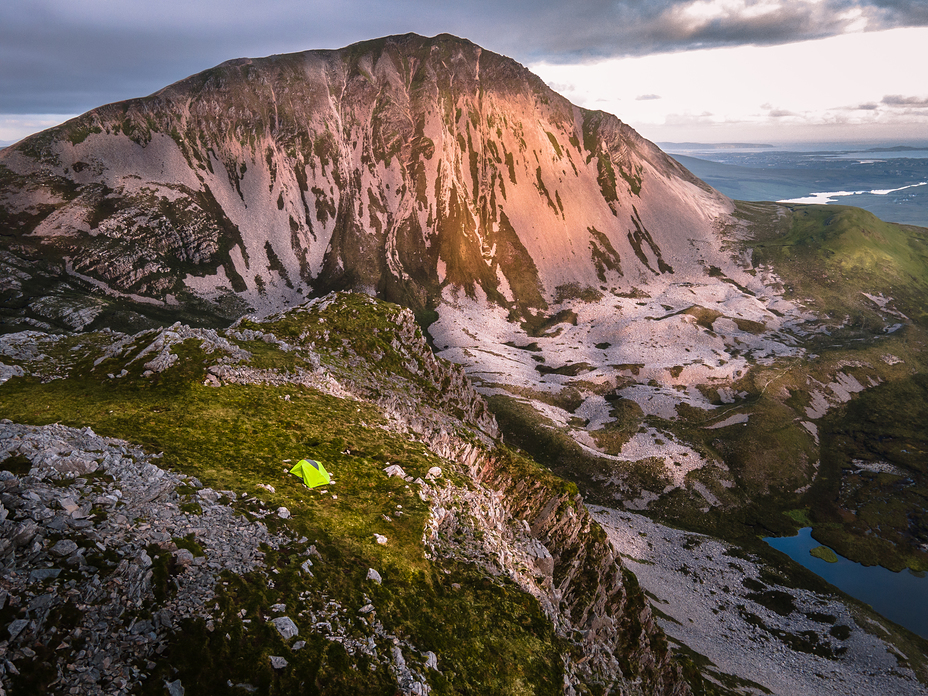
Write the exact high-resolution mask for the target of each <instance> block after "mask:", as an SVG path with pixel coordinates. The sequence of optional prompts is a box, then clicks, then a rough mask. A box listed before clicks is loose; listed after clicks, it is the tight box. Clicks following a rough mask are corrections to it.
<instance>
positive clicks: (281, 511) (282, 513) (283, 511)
mask: <svg viewBox="0 0 928 696" xmlns="http://www.w3.org/2000/svg"><path fill="white" fill-rule="evenodd" d="M277 516H278V517H279V518H280V519H282V520H289V519H290V511H289V510H288V509H287V508H285V507H279V508H277Z"/></svg>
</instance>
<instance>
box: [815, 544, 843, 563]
mask: <svg viewBox="0 0 928 696" xmlns="http://www.w3.org/2000/svg"><path fill="white" fill-rule="evenodd" d="M809 555H810V556H813V557H815V558H821V559H822V560H823V561H825V562H826V563H837V562H838V554H836V553H835V552H834V551H832V550H831V549H830V548H828V547H827V546H816V547H815V548H814V549H809Z"/></svg>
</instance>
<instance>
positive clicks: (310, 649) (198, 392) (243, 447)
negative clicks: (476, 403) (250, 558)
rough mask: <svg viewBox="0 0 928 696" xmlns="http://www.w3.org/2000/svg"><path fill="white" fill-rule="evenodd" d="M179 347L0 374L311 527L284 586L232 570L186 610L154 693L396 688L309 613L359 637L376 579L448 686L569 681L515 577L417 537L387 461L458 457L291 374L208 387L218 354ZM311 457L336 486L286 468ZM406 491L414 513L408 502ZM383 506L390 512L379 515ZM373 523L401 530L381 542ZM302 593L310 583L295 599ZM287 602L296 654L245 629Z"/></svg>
mask: <svg viewBox="0 0 928 696" xmlns="http://www.w3.org/2000/svg"><path fill="white" fill-rule="evenodd" d="M265 351H266V353H267V354H266V355H265V356H264V360H265V361H273V360H272V358H274V357H276V358H278V359H279V360H280V361H284V362H285V361H287V360H288V359H289V357H290V356H289V355H284V354H280V353H279V351H275V349H273V348H266V349H265ZM177 352H179V353H181V354H182V360H181V361H180V362H179V363H178V365H177V366H175V367H173V368H171V369H169V370H168V371H166V372H165V373H163V374H161V375H160V376H159V377H157V378H155V379H144V378H141V377H139V376H138V375H137V374H130V375H129V376H127V377H126V378H123V379H122V380H119V381H118V382H114V381H113V380H109V379H107V378H106V377H105V373H106V372H107V371H109V369H111V366H110V365H109V364H107V363H104V364H102V365H101V366H100V367H99V368H98V369H97V370H95V371H91V370H90V366H89V364H88V363H85V364H83V365H79V366H77V367H76V368H75V370H74V373H76V374H78V375H80V376H76V377H72V378H70V379H57V380H52V381H50V382H47V383H40V381H39V380H36V379H33V378H29V379H13V380H10V381H9V382H7V383H5V384H4V385H2V386H0V414H2V416H3V417H6V418H10V419H12V420H14V421H18V422H23V423H32V424H44V423H53V422H60V423H63V424H66V425H71V426H75V427H83V426H87V425H89V426H91V427H92V428H93V429H94V430H95V431H96V432H98V433H100V434H103V435H106V436H113V437H121V438H126V439H128V440H130V441H133V442H136V443H139V444H142V445H143V446H144V447H145V448H146V449H149V450H150V451H153V452H157V451H163V452H164V465H165V466H168V467H171V468H173V469H176V470H179V471H182V472H184V473H187V474H190V475H193V476H196V477H198V478H199V479H201V480H202V481H203V482H204V483H205V484H206V485H208V486H211V487H213V488H215V489H229V490H234V491H236V492H238V493H239V494H241V493H246V492H247V493H248V494H249V495H250V496H258V497H260V498H261V499H263V500H265V501H266V503H267V508H269V509H271V510H275V509H276V508H277V506H286V507H288V508H289V509H290V511H291V513H292V517H291V518H290V519H289V520H287V521H286V522H283V521H280V520H278V519H277V518H276V517H275V516H274V515H271V516H269V517H267V518H266V520H265V521H266V522H267V523H268V524H269V526H271V527H274V526H277V525H284V526H286V528H287V529H288V530H289V531H290V533H291V536H292V537H293V538H299V537H302V536H305V537H307V539H308V542H307V543H306V544H302V545H300V544H291V545H290V546H289V547H287V548H285V549H282V550H281V551H280V552H279V553H271V554H269V555H268V559H269V561H270V562H271V563H272V564H274V565H276V567H277V570H278V573H279V574H277V575H274V576H273V579H274V583H273V587H272V586H271V583H268V580H267V578H266V577H263V576H262V575H260V574H254V575H252V576H248V577H244V578H235V577H229V578H227V579H226V580H227V582H228V583H229V584H228V586H225V587H220V588H218V589H219V591H220V596H219V599H218V603H219V605H220V611H219V612H216V617H215V618H216V624H217V625H216V629H215V630H214V631H212V632H210V631H207V630H206V628H205V624H204V623H203V622H202V621H195V622H190V623H189V625H188V626H186V628H185V630H184V631H183V632H182V633H180V634H179V635H178V636H177V637H176V643H175V644H174V646H173V647H172V648H171V649H170V650H169V651H168V652H167V653H166V654H165V655H164V656H163V659H161V660H160V661H159V666H158V667H157V669H156V670H155V671H154V673H153V674H152V676H151V677H150V678H149V680H148V682H147V683H148V685H149V687H150V688H151V689H152V693H160V692H161V686H160V685H161V683H162V679H163V678H170V679H173V678H177V677H180V678H181V679H182V680H183V683H184V685H185V687H186V688H188V691H189V690H190V689H191V688H192V689H193V690H195V691H197V692H202V693H225V692H226V691H231V690H230V689H229V688H228V687H227V686H226V682H227V680H229V679H231V680H232V682H233V683H237V682H246V683H253V684H255V685H256V686H258V687H259V689H260V692H261V693H272V694H273V693H292V692H295V691H299V692H301V693H325V694H338V693H343V694H362V693H371V694H390V693H393V691H394V689H395V681H394V680H393V679H392V677H391V676H390V675H389V674H388V672H387V670H386V668H384V667H382V666H372V665H370V664H368V662H367V661H366V660H363V659H362V660H359V659H358V658H353V657H350V656H349V655H348V654H347V653H345V651H344V649H343V648H341V647H340V646H339V645H338V644H336V643H331V642H329V641H326V640H323V639H321V638H318V637H316V638H312V637H310V636H311V635H312V634H311V631H310V630H309V626H308V625H306V623H305V621H306V619H305V618H302V617H300V616H298V612H299V611H302V610H304V609H308V610H316V611H319V610H321V609H322V608H323V607H324V604H325V602H326V600H327V599H333V600H336V601H338V602H339V603H340V604H342V605H343V606H346V607H348V610H349V612H348V621H349V623H350V624H351V629H350V632H351V633H354V634H358V635H362V636H363V635H364V634H365V632H366V631H368V629H367V628H366V627H365V626H363V625H361V622H362V621H363V619H362V618H361V617H358V616H356V615H355V612H357V609H358V608H360V607H361V606H363V605H364V604H365V603H366V599H367V598H366V597H364V596H363V594H364V593H365V592H366V593H367V594H368V596H369V598H370V599H371V600H372V601H373V603H374V604H375V606H376V607H377V615H378V617H379V619H380V620H381V621H382V622H383V624H384V626H385V628H386V629H387V630H388V631H389V632H391V633H393V634H395V635H399V636H402V637H404V638H406V639H408V640H410V641H411V642H413V643H414V644H415V645H417V646H419V647H420V648H421V649H422V650H432V651H434V652H436V653H437V654H439V655H440V658H439V659H440V669H441V674H437V673H431V674H430V677H431V681H432V683H433V686H434V687H435V692H436V693H499V694H523V693H538V694H541V693H560V690H561V684H562V665H561V664H560V661H559V659H557V658H555V659H552V656H555V655H557V654H559V653H560V652H561V648H562V646H561V645H560V644H559V641H558V639H557V638H556V637H555V636H554V633H553V630H552V627H551V624H550V622H549V621H548V620H547V619H546V618H545V616H544V614H543V613H542V611H541V609H540V607H539V606H538V603H537V602H536V601H535V600H534V599H533V598H532V597H530V596H528V595H526V594H525V593H523V592H521V591H520V590H518V588H516V587H515V586H514V585H513V584H512V583H511V582H509V581H507V580H504V579H500V578H491V577H488V576H486V575H485V574H483V573H481V572H479V571H477V570H476V569H475V568H474V567H471V566H467V565H460V564H454V563H438V562H432V561H429V560H428V559H426V558H425V556H424V555H423V550H422V544H421V537H422V530H423V524H424V521H425V519H426V517H427V514H428V509H427V505H426V504H425V503H424V502H422V501H421V500H420V499H419V497H418V496H417V495H415V492H414V489H413V488H407V487H406V484H405V483H404V482H402V481H400V480H399V479H396V478H387V477H386V476H385V475H384V473H383V472H382V469H383V467H385V466H386V465H387V463H388V462H390V463H395V464H399V465H400V466H402V467H403V468H404V469H405V470H406V471H407V473H409V474H411V475H413V476H423V475H424V474H425V472H426V471H427V470H428V468H429V467H431V466H435V465H443V466H447V465H446V464H443V463H442V462H441V461H440V460H439V459H438V458H437V457H436V456H435V455H433V454H431V453H430V452H429V451H427V450H426V449H425V448H424V447H423V446H421V445H419V444H417V443H413V442H410V441H408V440H407V439H406V438H404V437H401V436H399V435H395V434H391V433H388V432H386V431H384V430H383V429H381V428H380V427H378V426H379V425H380V424H381V423H382V417H381V416H380V415H379V413H378V412H377V411H376V409H374V408H373V407H371V406H370V405H369V404H364V403H361V402H355V401H352V400H344V399H337V398H333V397H331V396H328V395H324V394H321V393H319V392H317V391H314V390H312V389H304V388H300V387H296V386H293V385H289V386H287V387H286V388H277V387H269V386H237V385H229V386H224V387H222V388H209V387H204V386H202V384H201V382H202V379H203V377H204V362H205V361H206V358H207V356H205V355H204V354H203V353H202V352H201V351H200V350H199V348H197V347H194V346H193V345H192V343H191V342H188V343H185V344H182V346H181V347H179V348H178V351H177ZM275 352H277V353H278V355H276V356H274V355H272V354H273V353H275ZM137 369H138V370H140V368H137ZM286 395H289V396H290V400H289V401H287V400H285V399H284V397H285V396H286ZM303 456H312V457H316V458H318V459H320V460H322V461H324V462H325V463H326V465H327V467H328V468H329V470H330V471H331V472H332V473H333V477H334V478H335V480H336V483H335V484H334V485H333V486H332V487H331V489H330V492H332V493H337V496H338V497H337V499H336V498H335V497H333V496H328V495H325V494H324V493H319V492H314V491H309V490H307V489H305V488H304V487H302V486H301V485H300V484H299V483H298V482H297V480H296V479H295V478H293V477H290V476H288V475H287V474H286V473H285V468H286V466H287V465H286V464H285V463H284V460H286V459H293V460H295V459H297V458H299V457H303ZM259 483H265V484H271V485H273V486H274V487H275V488H276V493H274V494H269V493H268V492H267V491H265V490H263V489H259V488H257V484H259ZM398 505H402V506H403V507H402V509H403V511H404V513H405V514H403V515H402V516H396V509H397V506H398ZM242 509H243V511H246V512H247V511H249V510H250V511H257V510H258V509H257V508H253V507H249V506H244V505H242ZM386 514H390V515H391V517H392V518H393V521H392V522H387V521H385V520H384V519H383V515H386ZM374 533H379V534H383V535H385V536H387V537H388V539H389V540H390V541H389V543H388V544H387V545H386V546H381V545H378V544H377V543H376V542H375V539H374ZM308 543H315V545H316V547H317V548H318V549H319V551H320V552H321V554H322V558H323V560H322V561H316V563H315V565H314V566H313V572H314V573H315V577H314V578H313V579H307V578H306V577H305V576H301V574H300V573H299V570H298V569H299V566H300V564H301V563H302V562H303V560H304V559H305V558H306V556H305V555H304V554H303V551H304V550H305V547H306V546H307V544H308ZM370 567H373V568H377V569H378V570H379V572H380V573H381V575H382V576H383V578H384V581H383V585H381V586H377V585H374V584H373V583H370V582H367V581H365V577H366V573H367V569H368V568H370ZM301 592H307V593H308V594H307V595H304V596H303V598H300V599H298V598H297V597H298V596H299V593H301ZM276 602H284V603H286V604H287V606H288V609H289V611H288V613H289V614H290V615H291V617H292V618H294V620H295V621H296V622H297V624H298V625H299V626H300V628H301V635H303V636H306V640H307V641H308V645H307V647H306V648H304V649H303V650H301V651H300V652H298V653H292V654H291V653H290V651H289V649H288V647H287V646H286V645H284V644H283V643H282V641H281V640H280V639H279V637H278V636H277V635H276V632H274V631H273V629H272V628H271V627H269V626H267V625H265V624H264V623H263V622H262V621H256V622H254V623H253V624H251V625H250V626H248V628H247V630H246V628H245V625H243V623H242V621H241V619H240V618H239V617H238V616H237V614H236V612H237V611H239V610H240V609H242V608H245V609H246V610H247V612H248V616H249V617H254V616H255V615H256V613H258V614H263V615H265V616H267V615H270V611H269V607H270V605H271V604H274V603H276ZM226 633H228V634H229V635H230V637H231V638H230V639H228V640H227V639H225V638H224V636H225V634H226ZM269 654H277V655H281V654H285V655H287V659H288V660H289V661H290V663H291V668H289V669H288V671H287V672H286V673H284V674H283V675H278V674H275V673H274V672H273V670H271V669H270V667H269V666H268V661H267V657H266V656H267V655H269ZM406 657H407V660H410V659H412V656H411V655H409V654H407V655H406ZM173 670H178V671H177V672H174V671H173Z"/></svg>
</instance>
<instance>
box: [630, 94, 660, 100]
mask: <svg viewBox="0 0 928 696" xmlns="http://www.w3.org/2000/svg"><path fill="white" fill-rule="evenodd" d="M660 98H661V95H659V94H639V95H638V96H637V97H635V101H655V100H657V99H660Z"/></svg>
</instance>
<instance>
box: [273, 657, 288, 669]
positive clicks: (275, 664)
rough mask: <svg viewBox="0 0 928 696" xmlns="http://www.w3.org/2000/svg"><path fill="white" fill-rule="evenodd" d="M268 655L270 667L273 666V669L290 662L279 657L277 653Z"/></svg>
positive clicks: (282, 666) (280, 667)
mask: <svg viewBox="0 0 928 696" xmlns="http://www.w3.org/2000/svg"><path fill="white" fill-rule="evenodd" d="M270 657H271V667H273V668H274V669H283V668H284V667H286V666H287V665H288V664H290V663H289V662H287V661H286V660H285V659H284V658H282V657H280V656H279V655H271V656H270Z"/></svg>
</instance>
